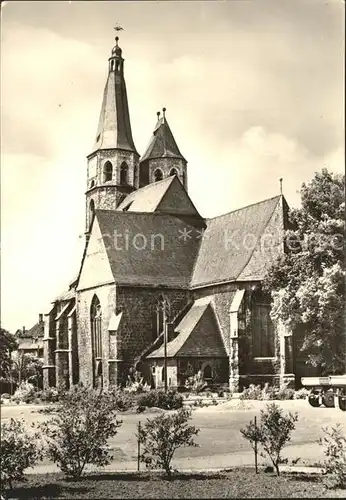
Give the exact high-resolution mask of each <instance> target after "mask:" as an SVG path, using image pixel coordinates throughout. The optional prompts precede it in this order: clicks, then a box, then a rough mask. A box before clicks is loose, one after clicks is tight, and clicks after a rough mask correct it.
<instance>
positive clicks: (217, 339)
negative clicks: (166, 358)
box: [177, 305, 226, 357]
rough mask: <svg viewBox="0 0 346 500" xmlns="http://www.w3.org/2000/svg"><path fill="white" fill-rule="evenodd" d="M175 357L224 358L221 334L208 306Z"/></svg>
mask: <svg viewBox="0 0 346 500" xmlns="http://www.w3.org/2000/svg"><path fill="white" fill-rule="evenodd" d="M177 356H179V357H180V356H198V357H209V356H210V357H213V356H215V357H219V356H226V352H225V349H224V345H223V341H222V338H221V333H219V327H218V324H217V322H216V319H215V314H214V311H213V309H212V307H211V306H210V305H209V306H208V308H207V309H206V311H205V312H204V314H203V316H202V317H201V319H200V320H199V322H198V323H197V325H196V326H195V328H194V330H193V332H192V333H191V335H190V336H189V338H188V339H187V341H186V342H185V344H184V345H183V347H182V348H181V349H180V350H179V352H178V353H177Z"/></svg>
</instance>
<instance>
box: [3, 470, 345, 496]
mask: <svg viewBox="0 0 346 500" xmlns="http://www.w3.org/2000/svg"><path fill="white" fill-rule="evenodd" d="M244 497H245V498H246V497H247V498H249V497H257V498H258V497H262V498H287V497H289V498H298V497H304V498H328V497H329V498H335V497H339V498H346V490H327V489H326V488H325V486H324V485H323V484H322V481H321V477H313V476H298V475H295V476H293V475H288V474H287V475H286V474H285V475H282V476H280V477H276V476H275V475H274V474H272V473H270V474H267V473H264V472H263V471H262V472H260V474H258V475H256V474H255V472H254V470H252V469H244V468H243V469H233V470H231V471H229V472H222V473H205V474H201V473H199V474H192V473H190V474H187V473H186V474H177V475H176V476H175V477H174V479H171V480H169V479H165V478H164V477H163V476H162V475H160V474H156V473H153V474H152V475H149V473H146V472H144V473H140V474H136V473H127V474H124V473H122V474H121V473H113V474H97V475H96V474H94V475H92V474H89V475H87V476H85V477H83V479H82V480H79V481H68V480H66V479H64V478H63V476H62V475H61V474H44V475H43V474H40V475H34V474H33V475H28V476H27V481H26V482H25V483H17V484H16V485H15V487H14V489H13V490H12V492H8V494H7V498H16V499H17V498H18V499H21V498H23V499H24V498H25V499H26V498H31V499H36V498H37V499H38V498H40V499H48V498H49V499H51V498H71V499H75V498H80V499H85V498H244Z"/></svg>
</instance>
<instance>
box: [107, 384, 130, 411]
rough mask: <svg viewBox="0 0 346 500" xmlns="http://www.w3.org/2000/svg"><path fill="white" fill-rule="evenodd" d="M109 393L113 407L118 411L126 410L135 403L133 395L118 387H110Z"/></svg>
mask: <svg viewBox="0 0 346 500" xmlns="http://www.w3.org/2000/svg"><path fill="white" fill-rule="evenodd" d="M109 394H110V397H111V399H112V401H113V404H114V408H115V409H116V410H118V411H126V410H128V409H130V408H131V407H133V406H134V405H135V399H134V397H133V396H132V395H131V394H129V393H126V392H124V391H121V390H120V389H118V388H113V389H111V390H110V391H109Z"/></svg>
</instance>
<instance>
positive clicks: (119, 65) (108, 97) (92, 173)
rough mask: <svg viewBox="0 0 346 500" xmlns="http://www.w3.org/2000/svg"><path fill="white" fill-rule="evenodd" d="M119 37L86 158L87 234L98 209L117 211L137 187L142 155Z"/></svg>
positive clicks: (110, 59)
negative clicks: (134, 132) (135, 135)
mask: <svg viewBox="0 0 346 500" xmlns="http://www.w3.org/2000/svg"><path fill="white" fill-rule="evenodd" d="M118 40H119V38H118V37H116V38H115V41H116V45H115V47H113V49H112V53H111V56H110V58H109V59H108V78H107V82H106V86H105V89H104V93H103V100H102V106H101V112H100V118H99V124H98V128H97V133H96V138H95V143H94V147H93V149H92V153H90V154H89V155H88V156H87V160H88V174H87V191H86V232H88V231H89V229H90V224H91V222H92V219H93V213H94V210H95V209H104V210H115V209H116V207H117V206H118V205H119V203H120V202H121V201H122V200H123V199H124V198H125V196H126V195H127V194H129V193H131V192H132V191H133V190H135V189H136V188H138V184H139V178H138V177H139V168H138V167H139V154H138V153H137V150H136V147H135V145H134V142H133V138H132V132H131V124H130V115H129V107H128V103H127V94H126V85H125V79H124V59H123V57H122V50H121V48H120V47H119V46H118Z"/></svg>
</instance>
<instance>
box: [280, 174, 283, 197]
mask: <svg viewBox="0 0 346 500" xmlns="http://www.w3.org/2000/svg"><path fill="white" fill-rule="evenodd" d="M279 181H280V194H282V181H283V178H282V177H280V179H279Z"/></svg>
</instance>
